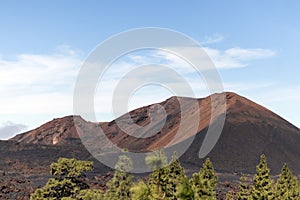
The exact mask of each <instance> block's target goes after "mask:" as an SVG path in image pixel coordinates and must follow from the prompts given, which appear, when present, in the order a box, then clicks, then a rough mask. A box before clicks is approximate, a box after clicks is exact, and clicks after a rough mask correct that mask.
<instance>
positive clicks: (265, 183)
mask: <svg viewBox="0 0 300 200" xmlns="http://www.w3.org/2000/svg"><path fill="white" fill-rule="evenodd" d="M253 181H254V185H253V186H252V190H251V197H252V199H254V200H269V199H274V191H273V180H272V179H271V178H270V169H269V168H268V166H267V161H266V156H265V155H261V157H260V162H259V164H258V165H257V166H256V174H255V176H254V180H253Z"/></svg>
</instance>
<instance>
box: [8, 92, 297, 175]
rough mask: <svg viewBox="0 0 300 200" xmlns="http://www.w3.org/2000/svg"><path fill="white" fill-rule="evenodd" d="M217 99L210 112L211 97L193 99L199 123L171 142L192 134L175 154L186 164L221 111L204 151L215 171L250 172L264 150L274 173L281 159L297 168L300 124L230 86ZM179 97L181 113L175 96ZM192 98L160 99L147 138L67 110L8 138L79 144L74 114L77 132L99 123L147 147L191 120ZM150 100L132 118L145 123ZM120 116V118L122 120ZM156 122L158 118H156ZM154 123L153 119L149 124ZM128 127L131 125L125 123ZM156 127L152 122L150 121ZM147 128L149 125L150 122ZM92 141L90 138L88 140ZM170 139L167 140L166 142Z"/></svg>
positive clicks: (117, 140) (124, 140)
mask: <svg viewBox="0 0 300 200" xmlns="http://www.w3.org/2000/svg"><path fill="white" fill-rule="evenodd" d="M213 95H214V99H215V100H216V101H219V100H220V103H218V102H217V104H216V105H217V106H216V107H215V113H214V116H213V117H212V116H211V98H210V96H208V97H206V98H200V99H197V102H198V104H199V105H200V123H199V124H200V125H199V127H198V130H197V131H196V132H191V131H189V130H188V129H187V130H186V133H185V134H184V135H183V136H182V137H180V138H179V139H178V140H176V142H175V143H174V144H172V145H176V144H178V143H180V142H184V141H185V140H187V139H188V138H190V137H191V136H195V140H194V142H193V143H192V145H191V146H190V147H189V149H188V151H187V152H186V153H185V154H184V155H183V156H182V157H181V158H180V159H181V161H182V163H183V165H185V167H186V168H187V169H190V170H191V171H192V170H194V169H195V170H196V169H199V166H200V165H201V164H202V161H203V160H201V159H199V158H198V152H199V148H200V146H201V144H202V142H203V138H204V136H205V134H206V131H207V128H208V126H209V125H210V122H211V118H212V119H217V118H218V117H219V116H220V115H223V114H225V113H226V120H225V125H224V129H223V131H222V134H221V137H220V139H219V141H218V142H217V144H216V146H215V148H214V149H213V150H212V151H211V153H210V154H209V155H208V156H209V157H210V158H211V159H212V161H213V162H214V165H215V168H216V170H218V171H220V172H243V173H244V172H245V173H253V172H254V170H255V165H256V164H257V162H258V159H259V155H261V154H262V153H264V154H266V155H267V158H268V163H269V166H270V167H271V169H272V172H273V173H279V171H280V169H281V167H282V164H283V163H284V162H287V163H288V164H289V166H290V168H291V169H293V170H294V171H295V173H298V174H300V145H299V144H300V130H299V129H298V128H297V127H296V126H294V125H292V124H291V123H289V122H288V121H286V120H284V119H283V118H281V117H280V116H278V115H277V114H275V113H273V112H272V111H270V110H268V109H266V108H265V107H263V106H260V105H258V104H256V103H254V102H252V101H250V100H248V99H247V98H244V97H242V96H239V95H237V94H235V93H232V92H226V93H222V94H213ZM222 95H225V97H226V109H225V110H224V107H223V106H222V105H221V103H222V102H221V96H222ZM179 99H180V101H181V102H184V104H183V105H184V106H183V107H184V108H183V109H182V112H183V113H181V112H180V111H181V110H180V106H179V103H178V100H179ZM193 102H195V101H193V99H191V98H185V97H171V98H169V99H167V100H165V101H163V102H161V103H159V104H160V105H161V106H163V107H164V108H165V110H166V112H167V118H166V123H165V125H164V127H163V128H162V130H161V131H159V132H158V133H157V134H156V135H154V136H152V137H149V138H142V139H141V138H139V139H137V138H135V137H132V136H130V135H127V134H125V133H124V132H123V131H122V130H121V129H120V128H119V127H118V126H117V125H116V122H115V120H113V121H111V122H101V123H91V122H87V121H85V120H84V119H82V118H81V117H79V116H67V117H63V118H58V119H54V120H52V121H50V122H48V123H46V124H44V125H42V126H40V127H38V128H37V129H34V130H32V131H28V132H26V133H23V134H19V135H17V136H15V137H13V138H12V139H10V141H14V142H16V143H17V144H18V145H25V144H39V145H50V146H53V145H54V146H57V147H59V146H61V148H63V147H64V146H65V145H71V144H80V142H81V141H80V138H79V136H78V133H77V130H76V127H75V125H74V120H76V121H77V122H79V123H80V127H79V129H78V131H79V134H84V132H85V131H90V132H95V133H96V132H97V131H99V128H100V127H101V128H102V129H103V130H104V132H105V134H106V135H107V137H108V138H109V139H110V140H111V141H112V142H113V143H114V144H116V145H118V146H119V147H121V148H127V149H129V150H131V151H135V152H144V151H152V150H155V149H159V148H161V147H163V146H165V145H167V144H168V143H169V142H170V141H171V140H172V138H174V136H175V135H176V132H177V130H178V126H179V123H180V120H181V117H180V116H181V115H182V116H183V117H184V119H188V120H190V121H191V122H192V120H193V119H194V118H195V116H194V115H195V113H194V112H193V106H195V105H193ZM156 105H158V104H152V105H149V106H145V107H142V108H138V109H135V110H133V111H131V112H130V113H129V114H130V115H131V118H132V119H133V121H134V122H135V123H136V124H138V125H140V126H145V125H147V124H149V123H150V117H149V112H150V107H152V108H153V107H155V106H156ZM122 117H124V116H121V117H120V118H119V120H122ZM157 123H159V120H158V122H157ZM212 123H214V122H212ZM154 125H155V124H154ZM127 128H128V130H129V131H130V130H131V129H130V128H131V127H130V124H128V127H127ZM152 128H155V127H152ZM149 129H151V127H150V128H149ZM91 142H92V141H91ZM99 145H102V146H103V147H106V148H110V147H109V146H108V144H106V143H100V144H99ZM169 145H170V144H169Z"/></svg>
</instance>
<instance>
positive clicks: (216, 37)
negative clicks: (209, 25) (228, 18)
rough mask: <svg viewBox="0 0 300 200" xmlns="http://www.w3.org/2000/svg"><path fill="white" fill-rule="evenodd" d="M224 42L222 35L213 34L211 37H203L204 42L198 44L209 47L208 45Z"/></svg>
mask: <svg viewBox="0 0 300 200" xmlns="http://www.w3.org/2000/svg"><path fill="white" fill-rule="evenodd" d="M223 40H224V37H223V35H221V34H214V35H211V36H205V37H204V40H203V41H201V42H200V44H201V45H204V46H205V45H209V44H214V43H218V42H221V41H223Z"/></svg>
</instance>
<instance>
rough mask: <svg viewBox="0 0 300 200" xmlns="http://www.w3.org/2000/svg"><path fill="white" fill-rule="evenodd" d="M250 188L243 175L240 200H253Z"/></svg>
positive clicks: (238, 196)
mask: <svg viewBox="0 0 300 200" xmlns="http://www.w3.org/2000/svg"><path fill="white" fill-rule="evenodd" d="M250 195H251V190H250V186H249V184H248V183H247V180H246V177H245V176H244V175H243V176H242V177H241V179H240V185H239V192H238V193H237V199H238V200H250V199H251V196H250Z"/></svg>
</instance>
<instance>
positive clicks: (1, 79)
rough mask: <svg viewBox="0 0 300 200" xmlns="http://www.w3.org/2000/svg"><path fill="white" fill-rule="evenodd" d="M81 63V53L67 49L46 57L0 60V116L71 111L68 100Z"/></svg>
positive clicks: (27, 55)
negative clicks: (0, 114)
mask: <svg viewBox="0 0 300 200" xmlns="http://www.w3.org/2000/svg"><path fill="white" fill-rule="evenodd" d="M80 63H81V59H80V53H76V51H74V50H72V49H71V48H68V47H66V46H61V47H59V50H57V51H55V52H54V53H52V54H49V55H39V54H21V55H18V56H16V58H15V59H14V60H5V59H4V58H3V57H2V58H0V95H1V98H0V110H1V113H2V114H3V113H7V114H8V113H26V112H31V113H33V114H34V113H44V112H63V113H64V112H65V111H70V110H72V102H70V100H72V98H70V97H72V92H73V85H74V82H75V80H76V76H77V73H78V70H79V67H80Z"/></svg>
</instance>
